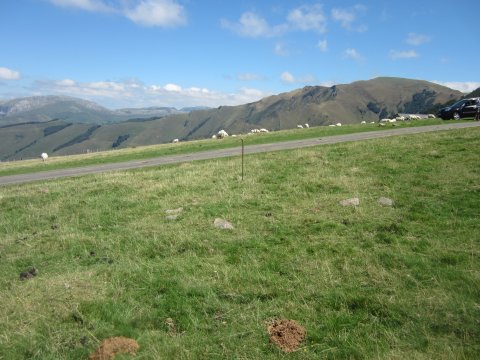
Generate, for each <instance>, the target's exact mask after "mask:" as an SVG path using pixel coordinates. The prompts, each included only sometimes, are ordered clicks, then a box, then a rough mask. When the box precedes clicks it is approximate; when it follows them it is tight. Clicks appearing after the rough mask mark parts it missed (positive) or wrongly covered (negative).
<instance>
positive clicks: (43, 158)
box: [40, 153, 48, 161]
mask: <svg viewBox="0 0 480 360" xmlns="http://www.w3.org/2000/svg"><path fill="white" fill-rule="evenodd" d="M40 157H41V158H42V161H45V160H47V159H48V154H47V153H42V155H40Z"/></svg>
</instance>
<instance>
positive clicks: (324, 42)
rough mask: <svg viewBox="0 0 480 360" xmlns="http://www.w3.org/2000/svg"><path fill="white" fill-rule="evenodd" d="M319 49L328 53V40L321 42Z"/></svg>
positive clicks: (318, 45)
mask: <svg viewBox="0 0 480 360" xmlns="http://www.w3.org/2000/svg"><path fill="white" fill-rule="evenodd" d="M317 47H318V48H319V49H320V51H321V52H327V51H328V43H327V40H320V41H319V42H318V44H317Z"/></svg>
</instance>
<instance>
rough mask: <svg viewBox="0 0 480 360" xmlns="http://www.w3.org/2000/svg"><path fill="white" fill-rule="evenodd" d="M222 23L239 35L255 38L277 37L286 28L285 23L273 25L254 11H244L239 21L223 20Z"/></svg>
mask: <svg viewBox="0 0 480 360" xmlns="http://www.w3.org/2000/svg"><path fill="white" fill-rule="evenodd" d="M221 25H222V26H223V27H224V28H226V29H229V30H231V31H233V32H235V33H237V34H238V35H241V36H245V37H253V38H257V37H275V36H279V35H281V34H283V33H284V32H285V30H286V27H285V26H284V25H277V26H271V25H270V24H268V22H267V21H266V20H265V19H264V18H262V17H261V16H259V15H257V14H255V13H253V12H246V13H243V14H242V15H241V16H240V19H239V20H238V23H231V22H230V21H228V20H222V21H221Z"/></svg>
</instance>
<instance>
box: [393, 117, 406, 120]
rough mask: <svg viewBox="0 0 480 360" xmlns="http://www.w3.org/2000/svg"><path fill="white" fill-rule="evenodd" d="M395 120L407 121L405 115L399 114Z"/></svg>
mask: <svg viewBox="0 0 480 360" xmlns="http://www.w3.org/2000/svg"><path fill="white" fill-rule="evenodd" d="M395 120H397V121H405V116H397V117H396V118H395Z"/></svg>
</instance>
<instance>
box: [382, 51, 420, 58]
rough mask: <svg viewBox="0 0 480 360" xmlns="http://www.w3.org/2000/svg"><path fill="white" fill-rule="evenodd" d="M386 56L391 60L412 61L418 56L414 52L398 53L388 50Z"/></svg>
mask: <svg viewBox="0 0 480 360" xmlns="http://www.w3.org/2000/svg"><path fill="white" fill-rule="evenodd" d="M388 56H389V57H390V58H391V59H393V60H397V59H414V58H417V57H418V56H419V55H418V53H417V52H416V51H415V50H404V51H398V50H390V53H389V54H388Z"/></svg>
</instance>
